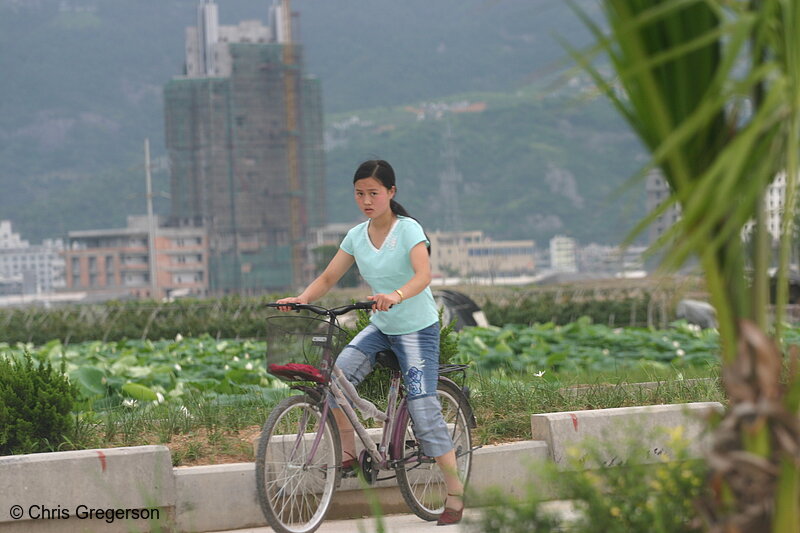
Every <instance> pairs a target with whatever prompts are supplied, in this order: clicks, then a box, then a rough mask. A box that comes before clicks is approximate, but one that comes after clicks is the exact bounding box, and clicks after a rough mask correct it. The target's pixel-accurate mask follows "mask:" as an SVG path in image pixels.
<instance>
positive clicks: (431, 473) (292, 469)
mask: <svg viewBox="0 0 800 533" xmlns="http://www.w3.org/2000/svg"><path fill="white" fill-rule="evenodd" d="M267 305H268V306H269V307H290V308H292V309H293V310H296V311H300V310H306V311H311V312H312V313H315V314H316V315H317V316H316V317H315V316H308V315H299V316H298V315H289V314H283V315H278V316H274V317H270V318H268V319H267V320H268V321H272V323H270V324H269V327H268V333H269V334H270V335H268V341H267V369H268V371H269V372H270V373H271V374H273V375H275V376H277V377H279V378H281V379H282V380H285V381H287V382H289V383H291V385H290V386H291V388H292V389H296V390H298V391H300V392H301V394H299V395H294V396H290V397H288V398H286V399H284V400H282V401H281V402H280V403H279V404H278V405H277V406H276V407H275V408H274V409H273V410H272V412H271V413H270V415H269V417H268V418H267V421H266V422H265V423H264V428H263V430H262V432H261V438H260V440H259V446H258V452H257V456H256V487H257V491H258V498H259V503H260V505H261V510H262V511H263V513H264V516H265V517H266V519H267V522H268V523H269V525H270V526H271V527H272V528H273V529H274V530H275V531H278V532H282V533H308V532H312V531H314V530H316V529H317V528H318V527H319V526H320V524H322V522H323V521H324V519H325V515H326V514H327V512H328V509H329V507H330V503H331V500H332V497H333V494H334V492H335V490H336V489H337V488H338V487H339V485H340V483H341V479H342V467H341V465H342V451H341V441H340V439H339V428H338V426H337V424H336V420H335V419H334V417H333V414H332V413H331V406H330V398H331V396H332V397H334V398H335V399H336V402H337V404H338V405H339V406H340V407H341V408H342V409H343V411H344V413H345V415H346V416H347V418H348V419H349V420H350V422H351V423H352V424H353V428H354V429H355V434H356V435H358V437H359V439H360V440H361V443H362V444H363V446H364V449H363V451H362V452H361V453H360V454H359V457H358V470H359V471H360V475H361V476H362V477H363V479H364V480H365V481H366V482H367V483H368V484H373V483H375V482H376V481H382V480H384V479H391V478H394V477H396V478H397V483H398V485H399V488H400V492H401V494H402V495H403V499H404V500H405V502H406V503H407V504H408V506H409V508H410V509H411V510H412V511H413V512H414V513H415V514H416V515H417V516H419V517H420V518H422V519H423V520H428V521H431V520H436V519H437V518H438V516H439V515H440V514H441V512H442V511H443V509H444V501H445V498H446V495H447V490H446V487H445V486H444V481H443V478H442V475H441V472H440V470H439V468H438V466H436V463H435V460H434V459H433V458H432V457H427V456H425V455H424V454H423V453H422V449H421V447H420V445H419V442H418V441H417V439H416V437H415V435H414V424H413V421H412V420H411V417H410V415H409V412H408V406H407V403H406V402H407V398H406V395H405V388H404V385H403V383H402V379H401V373H400V367H399V365H398V362H397V358H396V356H395V354H394V353H393V352H391V351H384V352H381V353H380V354H378V356H377V360H376V368H377V367H379V366H383V367H385V368H388V369H389V371H390V376H391V377H390V380H389V392H388V398H387V399H388V402H387V408H386V410H385V411H382V410H380V409H378V408H377V407H376V406H375V405H374V404H372V403H371V402H369V401H368V400H365V399H363V398H361V397H360V396H359V395H358V393H357V392H356V390H355V387H353V385H352V384H351V383H350V382H349V381H347V379H346V378H345V376H344V374H343V373H342V371H341V370H340V369H339V368H338V367H336V366H335V365H334V364H333V362H334V360H335V358H336V356H337V355H338V353H339V351H340V350H339V348H341V347H342V346H341V345H342V344H343V337H344V331H343V330H342V329H340V328H339V326H338V322H337V317H339V316H341V315H343V314H345V313H348V312H350V311H353V310H356V309H365V310H366V309H372V305H373V303H372V302H358V303H354V304H350V305H345V306H341V307H336V308H333V309H326V308H324V307H319V306H315V305H309V304H280V305H279V304H267ZM318 317H325V318H324V319H323V318H318ZM279 321H280V322H279ZM284 323H288V325H286V324H284ZM298 341H299V342H298ZM466 366H467V365H440V370H439V372H440V375H439V381H438V384H437V394H438V395H439V400H440V402H441V403H442V414H443V415H444V417H445V422H446V423H447V426H448V428H449V429H450V434H451V437H452V438H453V444H454V446H455V453H456V462H457V465H458V474H459V476H460V477H461V480H462V481H463V483H464V485H465V486H466V484H467V481H468V480H469V474H470V470H471V467H472V453H473V452H474V450H475V449H477V448H473V447H472V434H471V430H472V429H473V428H475V426H476V425H475V417H474V415H473V413H472V408H471V406H470V404H469V400H468V395H467V392H466V389H462V388H461V387H459V386H458V384H457V383H456V382H455V381H453V380H452V379H450V378H448V377H446V376H444V375H442V374H447V373H451V372H456V371H461V372H463V371H464V369H465V368H466ZM351 403H352V405H351ZM353 406H355V408H354V407H353ZM356 409H358V411H359V412H361V413H362V416H364V417H365V418H373V419H375V420H377V421H380V422H381V423H382V426H383V427H382V431H381V435H380V442H379V443H378V444H376V443H375V442H374V441H373V439H372V438H371V437H370V435H369V433H368V432H367V428H366V427H365V426H364V425H363V424H362V423H361V421H360V420H359V418H358V416H357V414H356ZM385 471H389V472H393V473H394V474H393V475H389V476H388V477H378V476H379V473H380V472H385Z"/></svg>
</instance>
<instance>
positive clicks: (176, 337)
mask: <svg viewBox="0 0 800 533" xmlns="http://www.w3.org/2000/svg"><path fill="white" fill-rule="evenodd" d="M182 340H183V335H181V334H180V333H178V334H177V335H175V342H181V341H182Z"/></svg>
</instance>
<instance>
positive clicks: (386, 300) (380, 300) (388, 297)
mask: <svg viewBox="0 0 800 533" xmlns="http://www.w3.org/2000/svg"><path fill="white" fill-rule="evenodd" d="M367 300H370V301H372V302H375V305H374V306H373V309H375V310H376V311H388V310H389V308H390V307H392V306H393V305H397V304H399V303H400V301H401V300H400V295H399V294H397V293H389V294H383V293H378V294H373V295H372V296H367Z"/></svg>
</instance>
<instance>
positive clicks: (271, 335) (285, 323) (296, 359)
mask: <svg viewBox="0 0 800 533" xmlns="http://www.w3.org/2000/svg"><path fill="white" fill-rule="evenodd" d="M347 338H348V335H347V332H346V331H344V330H343V329H342V328H340V327H339V326H337V325H336V324H331V323H330V322H329V321H328V320H326V319H324V318H318V317H315V316H305V315H295V314H291V315H289V314H280V315H276V316H271V317H268V318H267V353H266V364H267V372H269V373H270V374H272V375H273V376H276V377H278V378H280V379H282V380H284V381H313V382H316V383H327V382H328V381H329V379H330V375H331V372H332V371H333V363H334V361H335V360H336V356H337V355H339V352H340V351H341V350H342V348H344V346H345V344H346V342H347Z"/></svg>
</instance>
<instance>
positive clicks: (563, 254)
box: [550, 235, 578, 272]
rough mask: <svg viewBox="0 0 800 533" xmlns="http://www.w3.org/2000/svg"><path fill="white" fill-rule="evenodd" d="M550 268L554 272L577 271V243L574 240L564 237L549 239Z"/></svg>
mask: <svg viewBox="0 0 800 533" xmlns="http://www.w3.org/2000/svg"><path fill="white" fill-rule="evenodd" d="M550 268H551V269H552V270H554V271H555V272H577V271H578V243H577V242H576V241H575V239H573V238H571V237H565V236H564V235H556V236H555V237H553V238H552V239H550Z"/></svg>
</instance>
